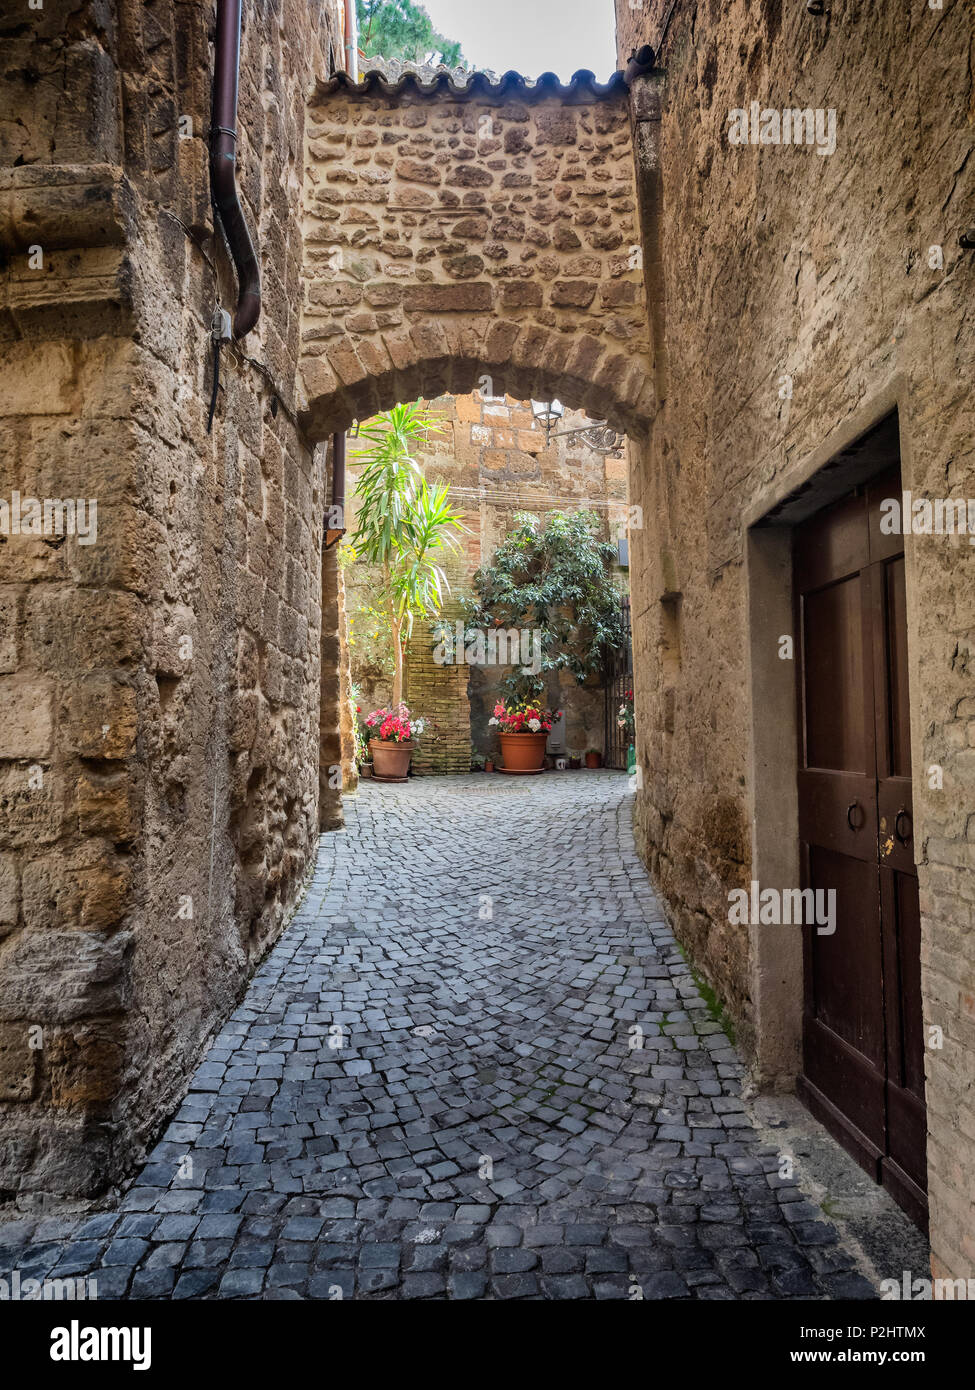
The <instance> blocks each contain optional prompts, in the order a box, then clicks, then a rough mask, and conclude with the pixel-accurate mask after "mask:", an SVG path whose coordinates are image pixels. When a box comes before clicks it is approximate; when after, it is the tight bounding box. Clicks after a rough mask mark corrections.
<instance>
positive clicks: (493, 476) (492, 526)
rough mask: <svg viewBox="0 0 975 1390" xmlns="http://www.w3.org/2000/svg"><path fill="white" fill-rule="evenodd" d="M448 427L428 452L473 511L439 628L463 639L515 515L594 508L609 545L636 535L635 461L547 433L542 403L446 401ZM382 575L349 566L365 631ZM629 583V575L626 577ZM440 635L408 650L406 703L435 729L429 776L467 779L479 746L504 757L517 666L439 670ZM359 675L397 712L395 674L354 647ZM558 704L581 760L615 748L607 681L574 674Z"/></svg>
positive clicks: (456, 498) (427, 748)
mask: <svg viewBox="0 0 975 1390" xmlns="http://www.w3.org/2000/svg"><path fill="white" fill-rule="evenodd" d="M426 404H427V407H428V409H429V410H430V412H431V414H432V415H433V416H434V417H435V418H436V420H437V422H438V433H436V434H434V435H432V436H431V438H430V440H429V443H428V445H427V446H426V447H425V448H424V450H423V452H422V454H421V456H420V457H421V462H422V464H423V468H424V474H425V476H426V478H427V479H428V481H430V482H431V483H432V482H446V483H449V484H450V489H451V494H450V495H451V502H452V505H453V506H454V507H455V509H456V510H457V511H458V512H460V513H461V514H462V517H463V522H464V525H465V526H466V527H467V534H466V535H463V536H459V537H458V546H457V548H456V550H454V551H453V552H452V553H451V554H449V555H448V556H447V557H446V558H445V570H446V573H447V577H448V581H449V584H450V594H449V595H448V597H447V600H446V603H445V605H444V611H443V615H442V618H441V619H440V620H439V621H440V622H442V623H443V624H444V625H446V626H447V627H448V628H449V629H450V630H451V631H452V632H453V631H454V630H455V628H454V624H455V623H456V621H457V620H458V619H462V617H463V606H462V602H461V600H462V599H463V598H464V597H467V596H469V595H470V593H471V590H472V584H471V581H472V579H473V576H474V573H475V571H476V570H477V569H478V568H479V567H480V566H481V565H482V564H486V563H488V562H489V560H490V558H491V556H492V555H493V554H494V552H495V550H496V549H497V547H498V546H499V545H500V544H501V542H502V541H503V540H504V538H505V536H506V535H507V534H508V533H509V531H510V530H511V529H512V526H513V524H514V517H515V513H516V512H518V511H529V512H532V513H533V514H534V515H536V516H538V517H539V518H542V519H544V518H545V517H546V516H547V515H548V514H550V513H551V512H553V511H576V510H580V509H585V508H588V509H590V510H592V511H594V512H595V514H596V515H597V516H598V517H599V519H600V530H601V534H602V535H603V536H605V537H608V536H610V535H612V536H616V535H617V534H618V533H619V532H620V531H623V532H624V533H625V526H626V519H627V510H626V471H627V470H626V462H625V460H624V459H622V458H620V459H614V458H605V457H603V456H602V455H600V454H597V453H596V452H595V451H594V450H592V449H590V448H589V447H588V446H587V445H586V444H585V442H584V441H582V440H581V439H579V438H578V437H574V438H568V439H564V438H563V439H558V438H556V439H553V440H552V441H551V443H550V444H549V445H548V446H546V444H545V434H544V431H543V430H542V429H541V428H540V426H538V425H536V424H535V422H534V419H533V416H532V411H531V403H530V402H528V401H515V400H512V399H511V397H504V396H498V397H491V396H483V395H482V394H481V392H479V391H475V392H473V393H472V394H470V395H465V396H456V397H455V396H442V397H438V398H437V399H435V400H433V401H430V402H427V403H426ZM588 423H589V420H588V417H587V416H586V415H584V414H583V413H582V412H580V411H571V410H567V411H566V414H565V419H564V420H563V421H562V423H561V424H560V425H559V427H558V428H559V429H560V430H571V429H579V428H582V427H584V426H585V425H587V424H588ZM355 447H356V446H355V441H354V440H352V441H350V465H351V466H352V467H351V472H350V478H351V477H353V476H354V471H355V470H354V458H355ZM348 525H349V527H350V531H351V530H354V527H355V498H354V495H353V496H350V507H349V515H348ZM369 575H371V570H369V569H368V567H366V566H363V565H362V564H361V563H357V564H353V565H351V566H350V567H349V568H348V569H347V570H346V577H347V581H348V593H349V609H350V613H351V614H352V615H353V617H354V618H355V622H354V624H353V631H355V630H356V629H358V628H360V627H361V626H362V624H361V622H360V620H359V619H358V617H357V616H356V609H357V607H358V606H359V605H361V604H364V603H365V602H366V601H367V594H366V589H367V583H366V581H367V580H368V577H369ZM620 582H621V585H625V577H624V575H623V572H622V571H621V580H620ZM438 644H439V643H438V638H437V636H436V634H434V633H433V632H432V631H431V624H430V623H429V622H424V621H422V620H419V621H418V622H417V624H416V627H415V630H414V636H413V638H412V640H411V642H410V644H409V647H408V650H407V659H406V668H405V679H404V695H405V698H406V701H407V703H408V704H409V705H410V708H411V709H414V710H415V711H416V712H418V713H419V714H421V715H423V716H424V717H425V718H427V719H429V720H430V721H431V725H430V728H429V730H428V732H427V733H426V734H425V735H424V737H423V741H422V744H421V746H420V750H419V752H418V754H417V755H416V757H415V758H414V760H413V765H414V771H415V772H417V773H421V774H422V773H441V774H442V773H453V772H467V771H469V770H470V764H471V746H472V744H473V745H474V747H475V748H476V749H477V751H478V752H479V753H480V754H481V755H492V756H494V757H495V758H497V757H498V755H499V749H498V740H497V736H496V735H495V734H494V733H493V732H492V731H491V730H490V729H489V727H488V719H489V717H490V715H491V712H492V709H493V706H494V704H495V702H496V700H497V695H498V685H499V681H500V679H501V678H502V676H504V675H506V674H508V668H500V667H477V666H466V665H461V666H456V665H449V666H447V665H438V664H437V662H436V661H435V659H434V653H435V651H436V648H437V646H438ZM351 658H352V672H353V678H354V679H355V680H356V682H357V684H358V685H359V687H360V689H361V690H362V692H363V699H364V700H365V702H366V706H367V708H376V707H377V706H378V705H383V704H388V703H389V700H390V690H391V684H390V678H388V677H385V676H383V675H382V674H381V673H377V672H376V671H375V670H374V669H373V668H371V667H370V666H369V664H368V663H367V661H366V660H365V659H364V658H363V656H362V646H361V645H355V644H354V645H353V647H352V653H351ZM549 698H550V702H551V703H552V705H553V706H560V707H561V708H563V709H564V710H565V712H566V723H565V737H566V741H567V746H568V747H570V748H572V749H573V750H576V751H579V752H580V753H582V752H585V750H586V749H587V748H588V747H595V748H599V749H600V750H602V749H603V742H604V697H603V691H602V689H601V688H600V687H599V686H598V685H597V684H592V685H587V686H583V687H580V686H579V685H577V684H576V682H575V680H574V679H573V678H572V676H571V675H570V674H569V673H567V672H562V673H560V674H559V675H557V676H553V677H552V685H551V691H550V697H549Z"/></svg>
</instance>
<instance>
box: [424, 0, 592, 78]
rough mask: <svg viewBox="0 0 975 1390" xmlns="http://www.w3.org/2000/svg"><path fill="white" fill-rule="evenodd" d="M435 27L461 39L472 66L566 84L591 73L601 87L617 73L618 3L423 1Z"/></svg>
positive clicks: (583, 0) (582, 0) (573, 0)
mask: <svg viewBox="0 0 975 1390" xmlns="http://www.w3.org/2000/svg"><path fill="white" fill-rule="evenodd" d="M422 4H423V5H424V8H425V9H426V11H427V13H428V14H429V16H430V18H431V19H432V20H433V23H434V27H435V28H436V29H438V30H439V31H440V33H441V34H443V35H444V36H445V38H448V39H458V40H459V41H460V43H461V45H462V47H463V49H464V56H465V58H466V59H467V61H468V62H469V63H472V64H474V65H475V66H476V67H479V68H491V69H492V70H493V71H494V72H497V73H502V72H506V71H507V70H508V69H509V68H514V70H515V71H516V72H520V73H521V74H522V75H523V76H525V77H538V76H539V75H540V74H541V73H543V72H554V73H557V74H558V75H559V77H560V78H561V79H562V81H563V82H565V81H567V80H568V79H569V78H570V77H571V76H572V74H573V73H574V72H577V71H578V70H579V68H588V69H589V70H590V71H591V72H594V73H595V74H596V76H597V78H598V79H599V80H600V81H601V82H605V81H606V79H607V78H608V77H609V75H610V73H612V72H615V71H616V32H615V31H616V19H615V14H614V8H613V0H422Z"/></svg>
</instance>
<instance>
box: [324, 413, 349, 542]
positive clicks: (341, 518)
mask: <svg viewBox="0 0 975 1390" xmlns="http://www.w3.org/2000/svg"><path fill="white" fill-rule="evenodd" d="M346 438H347V436H346V433H345V431H344V430H341V431H340V432H339V433H338V434H333V435H332V511H331V515H329V516H328V517H326V520H325V527H326V530H325V549H326V550H331V548H332V546H333V545H334V544H335V542H336V541H338V540H341V539H342V537H343V536H344V535H345V452H346ZM333 521H335V522H337V523H338V524H337V525H335V526H333V525H331V522H333Z"/></svg>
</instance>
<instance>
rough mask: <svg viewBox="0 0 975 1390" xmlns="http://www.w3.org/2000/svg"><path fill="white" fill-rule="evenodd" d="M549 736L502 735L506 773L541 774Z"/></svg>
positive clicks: (502, 750)
mask: <svg viewBox="0 0 975 1390" xmlns="http://www.w3.org/2000/svg"><path fill="white" fill-rule="evenodd" d="M547 742H548V734H546V733H544V732H543V733H538V734H501V756H502V757H503V758H504V770H505V772H540V771H541V770H542V768H543V767H544V766H545V745H546V743H547Z"/></svg>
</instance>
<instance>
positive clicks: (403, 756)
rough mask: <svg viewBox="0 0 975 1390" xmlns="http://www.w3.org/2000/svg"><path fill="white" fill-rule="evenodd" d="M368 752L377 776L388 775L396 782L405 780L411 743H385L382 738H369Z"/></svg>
mask: <svg viewBox="0 0 975 1390" xmlns="http://www.w3.org/2000/svg"><path fill="white" fill-rule="evenodd" d="M369 752H370V753H371V754H372V766H373V770H374V773H375V775H376V776H377V777H379V778H383V777H390V778H393V779H395V780H396V781H398V782H399V781H403V780H405V778H406V774H407V773H408V772H409V770H410V759H411V758H412V756H413V744H412V743H386V742H385V740H384V739H380V738H371V739H370V740H369Z"/></svg>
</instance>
